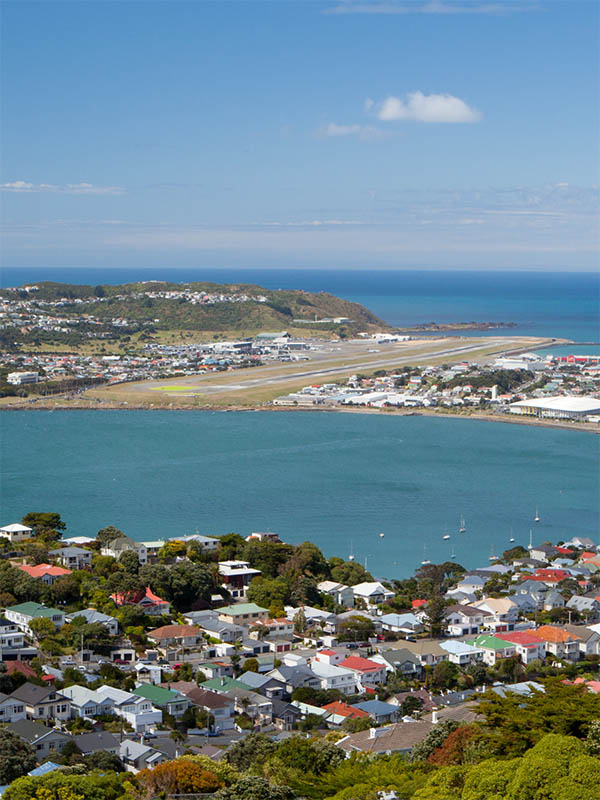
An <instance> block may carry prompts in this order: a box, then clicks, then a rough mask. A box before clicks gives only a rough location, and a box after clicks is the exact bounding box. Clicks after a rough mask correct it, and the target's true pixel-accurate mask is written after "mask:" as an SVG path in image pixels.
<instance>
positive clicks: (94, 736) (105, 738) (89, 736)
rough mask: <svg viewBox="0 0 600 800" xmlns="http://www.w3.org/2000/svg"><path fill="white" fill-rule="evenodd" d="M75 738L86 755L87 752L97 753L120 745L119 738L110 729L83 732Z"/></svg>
mask: <svg viewBox="0 0 600 800" xmlns="http://www.w3.org/2000/svg"><path fill="white" fill-rule="evenodd" d="M73 738H74V739H75V744H76V745H77V747H78V748H79V749H80V750H81V752H82V753H83V754H84V755H85V754H86V753H96V752H98V750H108V749H111V750H112V749H114V748H117V749H118V747H119V740H118V739H116V738H115V737H114V736H113V735H112V733H110V732H109V731H99V732H98V733H81V734H79V735H78V736H74V737H73Z"/></svg>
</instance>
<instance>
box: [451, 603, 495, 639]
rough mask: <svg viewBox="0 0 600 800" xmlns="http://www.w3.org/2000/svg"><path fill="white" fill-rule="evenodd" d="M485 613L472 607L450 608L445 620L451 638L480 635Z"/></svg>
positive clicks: (457, 606) (459, 606)
mask: <svg viewBox="0 0 600 800" xmlns="http://www.w3.org/2000/svg"><path fill="white" fill-rule="evenodd" d="M484 616H485V615H484V613H483V612H482V611H481V609H479V608H474V607H473V606H470V605H460V604H455V605H453V606H448V608H447V609H446V612H445V615H444V618H445V621H446V632H447V634H448V635H449V636H468V635H469V634H471V635H472V634H478V633H479V631H480V630H481V628H482V626H483V620H484Z"/></svg>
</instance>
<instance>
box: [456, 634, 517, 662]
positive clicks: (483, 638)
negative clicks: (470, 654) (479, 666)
mask: <svg viewBox="0 0 600 800" xmlns="http://www.w3.org/2000/svg"><path fill="white" fill-rule="evenodd" d="M465 642H466V643H467V644H471V645H473V646H474V647H477V648H479V649H480V650H483V662H484V664H488V666H490V667H493V666H494V665H495V664H496V662H497V661H499V660H500V659H502V658H509V657H510V656H514V654H515V645H514V644H512V643H511V642H505V641H504V640H503V639H499V638H497V637H496V636H492V635H490V634H488V633H482V634H480V635H479V636H476V637H475V638H469V639H465Z"/></svg>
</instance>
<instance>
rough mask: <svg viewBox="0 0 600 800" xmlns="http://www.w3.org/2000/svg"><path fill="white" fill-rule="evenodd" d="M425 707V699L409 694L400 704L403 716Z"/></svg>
mask: <svg viewBox="0 0 600 800" xmlns="http://www.w3.org/2000/svg"><path fill="white" fill-rule="evenodd" d="M422 708H423V700H422V699H421V698H420V697H415V695H412V694H409V695H407V697H405V698H404V700H403V701H402V704H401V706H400V711H401V712H402V716H403V717H404V716H411V714H414V712H415V711H420V710H421V709H422Z"/></svg>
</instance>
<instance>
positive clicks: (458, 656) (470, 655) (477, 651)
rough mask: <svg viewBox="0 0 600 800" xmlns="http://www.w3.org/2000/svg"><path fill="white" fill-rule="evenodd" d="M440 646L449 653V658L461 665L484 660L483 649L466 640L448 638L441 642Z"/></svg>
mask: <svg viewBox="0 0 600 800" xmlns="http://www.w3.org/2000/svg"><path fill="white" fill-rule="evenodd" d="M440 647H441V648H442V649H443V650H445V651H446V652H447V653H448V660H449V661H451V662H452V663H453V664H458V665H459V666H466V665H468V664H478V663H480V662H481V661H483V650H482V649H481V648H480V647H475V646H474V645H471V644H467V643H466V642H461V641H459V640H456V639H448V640H447V641H445V642H440Z"/></svg>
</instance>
